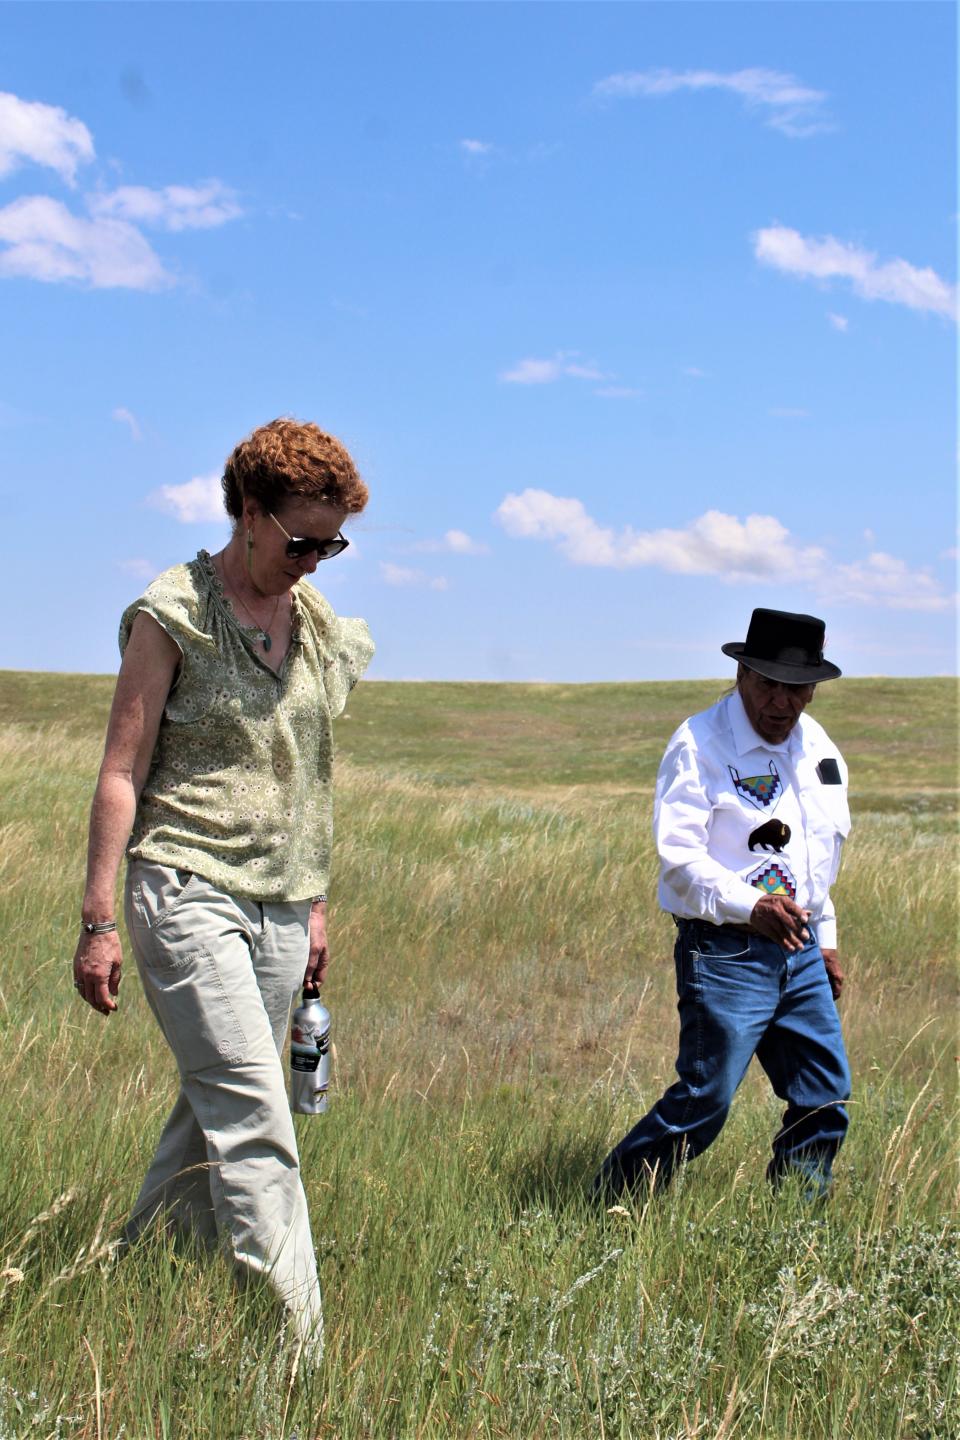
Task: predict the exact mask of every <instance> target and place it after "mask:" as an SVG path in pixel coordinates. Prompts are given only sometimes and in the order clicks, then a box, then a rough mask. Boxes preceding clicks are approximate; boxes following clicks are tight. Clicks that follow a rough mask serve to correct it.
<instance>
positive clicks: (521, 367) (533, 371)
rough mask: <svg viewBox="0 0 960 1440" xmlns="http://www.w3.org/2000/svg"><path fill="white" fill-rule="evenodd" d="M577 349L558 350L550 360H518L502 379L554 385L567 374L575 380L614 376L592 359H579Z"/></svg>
mask: <svg viewBox="0 0 960 1440" xmlns="http://www.w3.org/2000/svg"><path fill="white" fill-rule="evenodd" d="M577 355H578V351H576V350H558V351H557V352H556V354H555V355H553V356H552V357H551V358H550V359H549V360H537V359H534V358H532V357H528V358H527V359H525V360H518V361H517V363H516V365H514V366H513V368H512V369H511V370H504V371H502V372H501V374H500V377H499V378H500V379H501V380H502V381H503V382H504V384H506V385H552V384H553V382H554V381H555V380H561V379H563V378H564V377H565V376H568V377H569V378H571V379H573V380H609V379H611V378H612V377H611V376H609V375H605V374H604V372H603V371H602V370H601V369H600V368H599V367H598V366H597V365H596V363H595V362H594V361H592V360H590V361H587V362H586V363H584V362H583V361H581V360H578V359H577Z"/></svg>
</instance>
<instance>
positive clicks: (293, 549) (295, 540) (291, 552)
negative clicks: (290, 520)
mask: <svg viewBox="0 0 960 1440" xmlns="http://www.w3.org/2000/svg"><path fill="white" fill-rule="evenodd" d="M267 514H268V515H269V516H270V519H271V520H272V521H273V523H274V525H276V527H277V529H278V530H279V531H280V532H281V534H283V535H286V537H287V559H288V560H302V559H303V557H304V555H309V554H310V552H311V550H316V552H317V559H318V560H332V559H333V557H334V555H340V554H342V552H343V551H344V550H346V548H347V546H348V545H349V544H350V541H349V540H347V539H346V537H345V536H343V535H341V534H340V531H339V530H338V531H337V533H336V535H334V537H333V539H332V540H317V539H315V538H314V536H313V535H291V534H290V532H289V531H288V530H284V528H283V526H282V525H281V524H280V521H279V520H278V519H277V517H276V515H274V514H273V512H272V511H271V510H268V511H267Z"/></svg>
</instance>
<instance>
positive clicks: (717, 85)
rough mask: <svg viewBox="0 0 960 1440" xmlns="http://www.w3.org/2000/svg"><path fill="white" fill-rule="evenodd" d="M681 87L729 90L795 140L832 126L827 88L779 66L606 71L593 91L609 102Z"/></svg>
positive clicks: (769, 122) (667, 92)
mask: <svg viewBox="0 0 960 1440" xmlns="http://www.w3.org/2000/svg"><path fill="white" fill-rule="evenodd" d="M680 90H725V91H728V92H729V93H731V94H733V95H737V96H739V97H740V99H741V100H742V101H743V102H744V104H745V105H746V106H747V108H748V109H754V110H761V111H763V112H764V113H765V117H766V124H767V125H772V126H773V127H774V129H776V130H779V131H781V132H782V133H783V134H784V135H789V136H790V137H791V139H802V138H805V137H806V136H808V135H815V134H818V133H819V132H822V131H823V130H827V129H829V128H830V125H829V123H828V122H827V121H826V119H825V118H824V113H823V103H824V101H825V100H826V98H827V97H826V94H825V93H824V91H822V90H814V89H812V88H811V86H809V85H804V84H803V83H802V82H801V81H799V80H798V79H797V78H796V77H795V76H793V75H788V74H785V73H783V72H782V71H780V70H764V69H762V68H753V69H746V70H732V71H726V72H722V71H718V70H630V71H625V72H622V73H621V74H619V75H608V76H607V77H606V79H604V80H599V81H598V82H597V84H596V85H594V87H593V93H594V95H596V96H598V97H599V98H600V99H606V100H621V99H633V98H635V97H637V96H645V97H658V96H663V95H674V94H676V93H677V92H678V91H680Z"/></svg>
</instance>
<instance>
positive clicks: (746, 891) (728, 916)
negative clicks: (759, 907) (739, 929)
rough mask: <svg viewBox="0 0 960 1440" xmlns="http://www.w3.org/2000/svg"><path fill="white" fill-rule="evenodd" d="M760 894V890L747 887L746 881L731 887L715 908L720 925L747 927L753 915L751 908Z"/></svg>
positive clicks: (753, 886) (761, 892)
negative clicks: (718, 915)
mask: <svg viewBox="0 0 960 1440" xmlns="http://www.w3.org/2000/svg"><path fill="white" fill-rule="evenodd" d="M762 894H763V891H762V890H758V889H757V887H756V886H755V885H748V884H747V883H746V881H741V882H739V883H738V884H735V885H732V886H731V887H730V890H729V891H728V893H727V894H726V895H724V897H723V899H722V900H721V902H720V904H719V905H718V906H717V910H718V911H719V914H720V923H721V924H727V925H749V923H750V916H751V915H752V914H753V907H754V905H756V903H757V901H758V900H759V899H760V896H761V895H762Z"/></svg>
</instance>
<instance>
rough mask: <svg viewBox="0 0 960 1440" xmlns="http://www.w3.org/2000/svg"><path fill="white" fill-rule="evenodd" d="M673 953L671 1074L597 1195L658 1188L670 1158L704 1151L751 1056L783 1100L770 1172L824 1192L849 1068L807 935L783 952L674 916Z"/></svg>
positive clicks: (613, 1158) (604, 1172)
mask: <svg viewBox="0 0 960 1440" xmlns="http://www.w3.org/2000/svg"><path fill="white" fill-rule="evenodd" d="M674 958H675V961H676V967H677V995H678V997H679V1004H678V1008H679V1011H680V1053H679V1055H678V1057H677V1075H678V1077H679V1078H678V1080H677V1081H676V1083H675V1084H673V1085H671V1086H670V1089H669V1090H667V1091H666V1093H665V1094H664V1095H663V1096H662V1097H661V1098H660V1099H659V1100H658V1101H657V1103H656V1105H654V1107H653V1109H652V1110H650V1111H649V1112H648V1113H647V1114H646V1115H645V1116H644V1117H643V1119H642V1120H641V1121H640V1122H639V1123H638V1124H637V1125H635V1126H634V1127H633V1129H632V1130H631V1131H630V1132H629V1134H628V1135H625V1136H624V1138H623V1139H622V1140H621V1141H620V1144H619V1145H617V1146H616V1147H615V1148H614V1149H613V1150H612V1151H611V1152H610V1154H609V1155H608V1156H607V1158H606V1160H605V1161H604V1162H603V1165H602V1167H601V1169H600V1173H599V1174H598V1176H597V1178H596V1181H595V1184H594V1189H595V1193H596V1194H597V1196H598V1198H603V1199H610V1198H612V1197H614V1196H616V1195H618V1194H620V1193H622V1192H623V1191H624V1190H630V1189H632V1188H633V1187H634V1186H635V1185H639V1184H644V1183H649V1182H650V1181H651V1180H652V1181H653V1183H654V1184H655V1185H656V1186H658V1187H660V1186H663V1185H665V1184H666V1183H667V1182H668V1181H669V1179H670V1176H671V1174H672V1172H673V1170H674V1168H675V1167H676V1165H677V1163H678V1162H679V1161H681V1160H683V1159H687V1158H692V1157H693V1156H694V1155H699V1154H700V1152H701V1151H702V1150H706V1148H707V1146H708V1145H709V1144H711V1143H712V1141H714V1140H715V1139H716V1137H717V1136H718V1135H719V1133H720V1131H721V1129H722V1127H723V1122H724V1121H725V1120H726V1118H727V1113H728V1111H729V1109H730V1103H731V1101H732V1100H733V1097H734V1094H735V1092H736V1090H737V1087H738V1085H739V1084H740V1081H741V1080H742V1079H743V1077H744V1075H745V1074H746V1071H747V1066H748V1065H749V1064H750V1060H751V1058H752V1057H753V1056H754V1055H756V1057H757V1059H758V1060H759V1061H760V1064H761V1065H762V1066H763V1068H764V1070H765V1072H766V1074H767V1076H768V1077H769V1080H770V1083H771V1085H772V1086H773V1089H774V1092H775V1093H776V1094H777V1095H778V1096H779V1097H780V1099H781V1100H785V1101H786V1105H787V1108H786V1110H785V1111H784V1115H783V1124H782V1127H781V1129H780V1131H779V1133H778V1134H777V1135H776V1137H775V1138H774V1141H773V1159H772V1160H771V1162H770V1165H769V1167H768V1169H767V1177H768V1179H770V1180H771V1181H772V1182H773V1183H774V1184H776V1183H777V1182H778V1181H779V1180H780V1179H781V1178H782V1177H783V1176H784V1175H785V1174H788V1173H791V1172H793V1173H799V1174H800V1175H801V1176H803V1177H804V1179H805V1180H806V1181H807V1182H808V1190H809V1192H810V1193H811V1194H812V1195H822V1194H825V1193H826V1190H827V1189H828V1187H829V1184H830V1176H831V1168H832V1164H833V1158H834V1156H835V1155H836V1153H837V1151H838V1150H839V1148H840V1146H841V1144H842V1143H843V1137H844V1135H845V1134H846V1130H847V1124H848V1121H847V1112H846V1110H845V1109H844V1107H843V1103H842V1102H843V1101H844V1100H847V1099H849V1097H850V1069H849V1066H848V1064H847V1057H846V1052H845V1050H844V1046H843V1036H842V1034H841V1031H840V1019H839V1016H838V1015H837V1007H836V1005H835V1004H834V1000H833V996H832V994H831V992H830V983H829V981H828V979H827V973H826V970H825V968H824V963H823V956H822V954H821V953H820V947H819V945H818V944H817V943H816V940H814V939H811V940H810V941H809V942H808V944H807V945H806V946H805V947H804V949H803V950H800V951H797V952H796V953H794V954H788V953H787V952H786V951H785V950H783V949H782V948H781V947H780V946H779V945H777V944H775V943H774V941H772V940H766V939H764V937H763V936H761V935H754V934H750V933H748V932H747V931H745V930H738V929H734V928H733V927H730V926H726V925H708V924H706V923H704V922H702V921H699V920H681V921H680V929H679V934H678V935H677V943H676V947H675V950H674Z"/></svg>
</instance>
